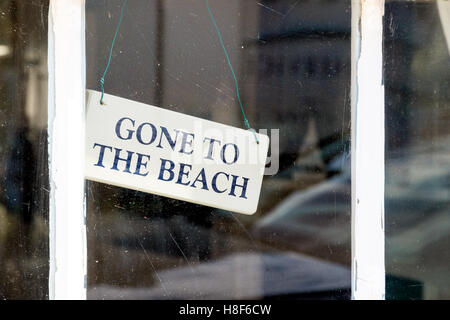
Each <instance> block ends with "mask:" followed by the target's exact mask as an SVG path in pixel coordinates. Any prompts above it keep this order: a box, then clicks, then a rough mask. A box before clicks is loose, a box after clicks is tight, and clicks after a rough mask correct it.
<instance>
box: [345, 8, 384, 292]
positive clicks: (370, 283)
mask: <svg viewBox="0 0 450 320" xmlns="http://www.w3.org/2000/svg"><path fill="white" fill-rule="evenodd" d="M383 15H384V0H359V1H358V0H353V1H352V298H353V299H363V300H365V299H384V298H385V259H384V85H383V52H382V51H383V50H382V48H383Z"/></svg>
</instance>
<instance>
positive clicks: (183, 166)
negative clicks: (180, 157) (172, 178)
mask: <svg viewBox="0 0 450 320" xmlns="http://www.w3.org/2000/svg"><path fill="white" fill-rule="evenodd" d="M185 167H188V168H189V170H190V169H192V166H191V165H190V164H186V163H180V171H179V173H178V180H177V182H176V183H178V184H182V185H184V186H187V185H189V183H190V182H189V181H187V182H183V177H184V176H186V177H188V176H189V170H188V171H184V168H185Z"/></svg>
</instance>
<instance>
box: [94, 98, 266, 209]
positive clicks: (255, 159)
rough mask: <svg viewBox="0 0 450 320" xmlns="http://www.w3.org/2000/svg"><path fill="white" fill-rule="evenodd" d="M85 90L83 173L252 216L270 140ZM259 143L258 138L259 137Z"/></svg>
mask: <svg viewBox="0 0 450 320" xmlns="http://www.w3.org/2000/svg"><path fill="white" fill-rule="evenodd" d="M100 97H101V93H100V92H97V91H91V90H88V97H87V122H86V127H87V128H86V179H89V180H94V181H98V182H102V183H107V184H112V185H116V186H120V187H124V188H130V189H134V190H139V191H143V192H148V193H153V194H157V195H161V196H165V197H169V198H174V199H178V200H184V201H188V202H193V203H198V204H202V205H206V206H210V207H215V208H220V209H224V210H230V211H234V212H239V213H243V214H253V213H254V212H255V211H256V209H257V206H258V200H259V194H260V190H261V183H262V178H263V174H264V167H265V163H266V157H267V150H268V145H269V138H268V137H267V136H266V135H262V134H256V136H255V135H254V133H253V132H251V131H249V130H243V129H239V128H234V127H230V126H227V125H224V124H220V123H216V122H213V121H209V120H204V119H200V118H196V117H193V116H189V115H186V114H182V113H178V112H174V111H170V110H165V109H162V108H158V107H155V106H151V105H147V104H143V103H139V102H135V101H131V100H127V99H123V98H119V97H116V96H112V95H107V94H105V96H104V98H103V101H104V103H105V105H101V104H100ZM256 138H257V140H258V143H257V140H256Z"/></svg>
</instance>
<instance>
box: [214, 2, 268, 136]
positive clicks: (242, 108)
mask: <svg viewBox="0 0 450 320" xmlns="http://www.w3.org/2000/svg"><path fill="white" fill-rule="evenodd" d="M206 7H207V8H208V12H209V16H210V17H211V21H212V23H213V25H214V27H215V28H216V31H217V36H218V37H219V42H220V45H221V46H222V49H223V52H224V53H225V58H226V59H227V62H228V66H229V67H230V70H231V74H232V75H233V78H234V84H235V86H236V96H237V99H238V102H239V106H240V107H241V111H242V117H243V118H244V124H245V126H246V127H247V129H249V130H251V131H252V132H253V135H254V136H255V139H256V142H257V143H258V144H259V141H258V137H257V136H256V132H255V130H254V129H253V128H252V127H250V124H249V123H248V120H247V117H246V116H245V112H244V107H243V106H242V101H241V97H240V95H239V85H238V80H237V77H236V74H235V73H234V69H233V66H232V65H231V60H230V57H229V56H228V52H227V49H226V48H225V44H224V43H223V39H222V34H221V33H220V29H219V27H218V26H217V23H216V20H215V19H214V16H213V14H212V12H211V8H210V7H209V0H206Z"/></svg>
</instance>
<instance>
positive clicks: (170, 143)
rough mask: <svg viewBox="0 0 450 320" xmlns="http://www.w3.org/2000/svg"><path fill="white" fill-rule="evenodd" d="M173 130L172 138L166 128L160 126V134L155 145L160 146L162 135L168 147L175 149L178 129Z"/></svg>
mask: <svg viewBox="0 0 450 320" xmlns="http://www.w3.org/2000/svg"><path fill="white" fill-rule="evenodd" d="M173 131H175V139H172V137H171V136H170V134H169V132H168V131H167V128H165V127H163V126H161V136H160V138H159V144H158V145H157V147H158V148H161V149H162V147H161V141H162V137H163V135H164V136H165V137H166V140H167V142H168V143H169V145H170V147H171V148H172V150H175V145H176V143H177V138H178V132H179V131H178V130H173Z"/></svg>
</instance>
